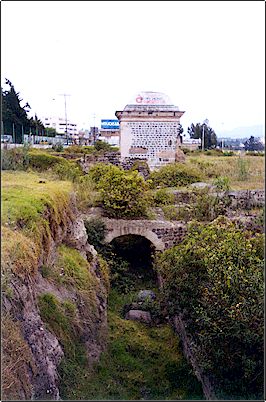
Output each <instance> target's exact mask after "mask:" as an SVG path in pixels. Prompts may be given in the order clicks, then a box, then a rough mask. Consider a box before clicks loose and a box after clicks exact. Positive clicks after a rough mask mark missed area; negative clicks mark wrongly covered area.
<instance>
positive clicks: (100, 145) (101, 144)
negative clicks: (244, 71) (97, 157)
mask: <svg viewBox="0 0 266 402" xmlns="http://www.w3.org/2000/svg"><path fill="white" fill-rule="evenodd" d="M94 148H95V149H96V151H111V150H112V147H111V145H110V144H108V143H107V142H105V141H101V140H98V141H96V142H95V144H94Z"/></svg>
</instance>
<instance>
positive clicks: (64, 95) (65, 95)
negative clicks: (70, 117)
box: [60, 94, 70, 145]
mask: <svg viewBox="0 0 266 402" xmlns="http://www.w3.org/2000/svg"><path fill="white" fill-rule="evenodd" d="M60 96H63V97H64V98H65V121H66V123H65V124H66V129H65V133H66V140H67V145H68V132H67V106H66V97H67V96H70V95H68V94H60Z"/></svg>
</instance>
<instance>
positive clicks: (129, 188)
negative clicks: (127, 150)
mask: <svg viewBox="0 0 266 402" xmlns="http://www.w3.org/2000/svg"><path fill="white" fill-rule="evenodd" d="M88 175H89V176H90V177H91V178H92V180H93V181H94V182H95V184H96V188H97V189H99V190H100V194H101V200H102V201H101V202H102V206H103V208H104V209H105V210H106V212H107V214H108V215H109V216H111V217H116V218H123V217H130V218H132V217H141V216H146V215H147V210H148V206H149V204H150V196H149V193H148V185H147V183H146V182H145V180H144V179H143V177H142V176H140V175H139V174H138V172H137V171H133V172H125V171H124V170H122V169H120V168H119V167H117V166H114V165H111V164H110V165H105V164H103V163H99V164H97V165H95V166H93V167H92V168H91V169H90V170H89V172H88Z"/></svg>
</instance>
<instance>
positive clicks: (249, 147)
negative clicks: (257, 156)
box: [244, 135, 264, 151]
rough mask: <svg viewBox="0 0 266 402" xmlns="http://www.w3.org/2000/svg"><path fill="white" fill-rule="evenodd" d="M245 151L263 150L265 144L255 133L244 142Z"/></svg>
mask: <svg viewBox="0 0 266 402" xmlns="http://www.w3.org/2000/svg"><path fill="white" fill-rule="evenodd" d="M244 146H245V151H263V150H264V145H263V144H262V143H261V142H260V141H259V140H258V139H257V138H255V137H253V135H252V136H251V137H250V138H249V139H248V140H247V141H245V142H244Z"/></svg>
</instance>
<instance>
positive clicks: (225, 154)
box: [222, 151, 235, 156]
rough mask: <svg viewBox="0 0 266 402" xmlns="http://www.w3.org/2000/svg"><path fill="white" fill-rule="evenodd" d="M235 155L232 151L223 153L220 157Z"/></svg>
mask: <svg viewBox="0 0 266 402" xmlns="http://www.w3.org/2000/svg"><path fill="white" fill-rule="evenodd" d="M234 155H235V153H234V152H233V151H223V155H222V156H234Z"/></svg>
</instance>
